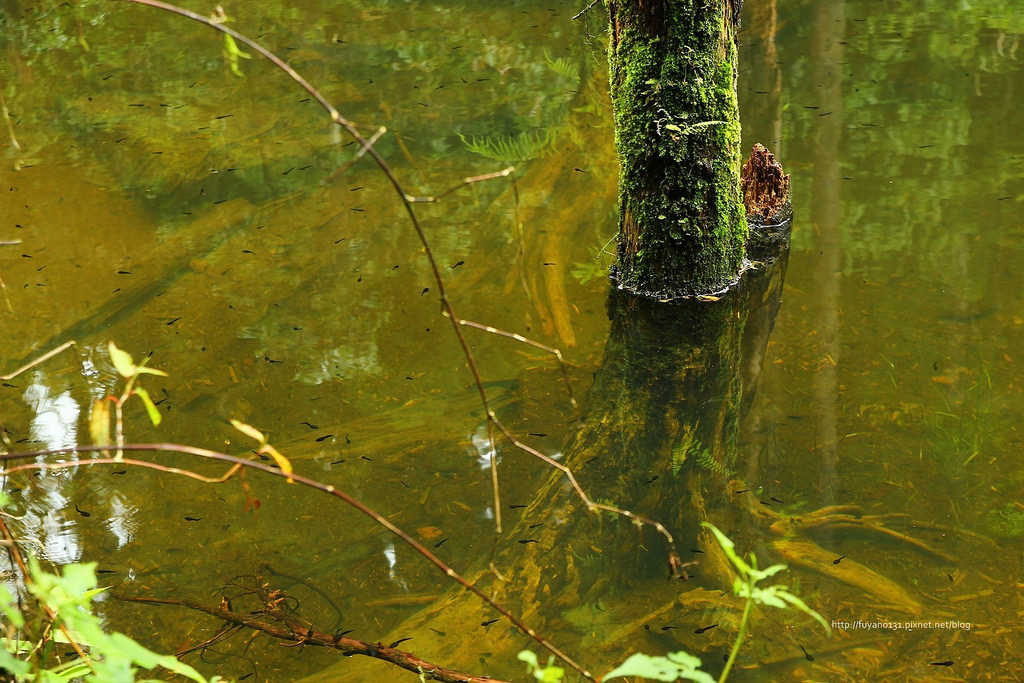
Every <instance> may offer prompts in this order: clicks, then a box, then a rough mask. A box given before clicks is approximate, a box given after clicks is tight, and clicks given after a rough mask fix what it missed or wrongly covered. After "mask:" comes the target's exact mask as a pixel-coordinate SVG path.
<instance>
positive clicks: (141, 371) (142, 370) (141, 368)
mask: <svg viewBox="0 0 1024 683" xmlns="http://www.w3.org/2000/svg"><path fill="white" fill-rule="evenodd" d="M135 374H136V375H159V376H160V377H167V373H166V372H164V371H163V370H157V369H156V368H147V367H146V366H145V365H136V366H135Z"/></svg>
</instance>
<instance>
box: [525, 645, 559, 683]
mask: <svg viewBox="0 0 1024 683" xmlns="http://www.w3.org/2000/svg"><path fill="white" fill-rule="evenodd" d="M516 659H518V660H520V661H523V662H526V671H527V673H529V674H531V675H533V677H534V679H535V680H538V681H540V682H541V683H561V681H562V679H563V678H564V677H565V669H563V668H562V667H560V666H555V657H554V655H551V656H549V657H548V663H547V664H545V665H544V666H541V665H540V660H538V659H537V655H535V654H534V653H533V651H532V650H523V651H522V652H520V653H519V654H518V655H516Z"/></svg>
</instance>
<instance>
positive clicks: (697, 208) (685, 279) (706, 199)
mask: <svg viewBox="0 0 1024 683" xmlns="http://www.w3.org/2000/svg"><path fill="white" fill-rule="evenodd" d="M608 8H609V13H610V18H611V39H610V46H609V54H608V57H609V66H610V79H611V96H612V104H613V107H614V111H615V131H616V134H615V143H616V149H617V151H618V155H619V164H620V176H619V209H620V224H619V242H618V263H617V265H616V269H615V278H616V281H617V282H618V284H619V285H620V286H621V287H623V288H625V289H628V290H630V291H633V292H637V293H643V294H649V295H652V296H657V297H659V298H669V297H678V296H685V295H693V294H703V293H711V292H716V291H719V290H721V289H723V288H725V287H727V286H728V285H729V284H730V283H731V282H733V281H734V280H735V279H736V277H737V274H738V272H739V270H740V268H741V266H742V263H743V257H744V253H743V245H744V242H745V240H746V232H747V225H746V216H745V212H744V209H743V201H742V196H741V194H740V186H739V172H740V146H739V145H740V125H739V110H738V106H737V99H736V40H735V31H736V27H735V25H734V23H733V18H732V17H733V14H732V7H731V2H730V0H710V2H709V3H708V4H705V1H704V0H653V1H652V0H608Z"/></svg>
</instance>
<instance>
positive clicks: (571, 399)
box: [459, 318, 579, 409]
mask: <svg viewBox="0 0 1024 683" xmlns="http://www.w3.org/2000/svg"><path fill="white" fill-rule="evenodd" d="M459 324H460V325H465V326H466V327H472V328H474V329H477V330H483V331H484V332H490V333H491V334H496V335H498V336H500V337H508V338H509V339H515V340H516V341H517V342H522V343H523V344H529V345H530V346H533V347H535V348H538V349H540V350H542V351H547V352H548V353H550V354H552V355H553V356H554V357H555V358H556V359H557V360H558V367H559V369H560V370H561V371H562V379H563V380H564V381H565V391H566V393H568V394H569V403H571V404H572V407H573V408H574V409H578V408H579V404H578V403H576V397H575V396H574V395H573V393H572V383H570V382H569V371H568V370H566V367H565V359H564V358H562V352H561V351H559V350H558V349H556V348H555V347H554V346H548V345H547V344H542V343H540V342H539V341H535V340H533V339H528V338H527V337H524V336H523V335H521V334H516V333H515V332H507V331H505V330H499V329H498V328H497V327H491V326H490V325H481V324H480V323H478V322H474V321H472V320H466V319H465V318H459Z"/></svg>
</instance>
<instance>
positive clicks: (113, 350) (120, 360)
mask: <svg viewBox="0 0 1024 683" xmlns="http://www.w3.org/2000/svg"><path fill="white" fill-rule="evenodd" d="M107 350H108V351H109V352H110V362H111V363H113V364H114V369H115V370H117V372H118V373H119V374H120V375H121V376H122V377H125V378H127V377H132V376H134V375H135V374H136V372H137V371H138V369H137V368H136V367H135V361H133V360H132V356H131V354H130V353H128V352H127V351H122V350H121V349H119V348H117V346H116V345H115V344H114V342H113V341H111V342H110V343H109V344H107Z"/></svg>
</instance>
